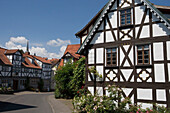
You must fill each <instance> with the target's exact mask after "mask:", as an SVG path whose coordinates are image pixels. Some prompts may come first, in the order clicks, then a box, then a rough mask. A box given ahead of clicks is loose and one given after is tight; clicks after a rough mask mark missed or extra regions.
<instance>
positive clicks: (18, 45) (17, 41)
mask: <svg viewBox="0 0 170 113" xmlns="http://www.w3.org/2000/svg"><path fill="white" fill-rule="evenodd" d="M26 42H27V39H26V38H25V37H16V38H15V37H11V38H10V40H9V41H8V42H6V43H5V48H7V49H22V50H23V51H26ZM50 44H51V45H52V46H54V47H57V48H58V47H60V49H59V52H57V53H53V52H49V51H47V49H46V48H44V47H43V44H41V43H33V44H30V45H31V47H30V49H29V51H30V53H31V54H32V55H33V54H34V53H35V54H36V55H37V56H41V57H48V58H61V56H62V55H63V54H64V51H65V49H66V47H67V46H66V45H67V44H71V42H70V40H65V41H64V40H61V39H57V41H56V40H50V41H49V42H48V45H50ZM0 46H1V45H0Z"/></svg>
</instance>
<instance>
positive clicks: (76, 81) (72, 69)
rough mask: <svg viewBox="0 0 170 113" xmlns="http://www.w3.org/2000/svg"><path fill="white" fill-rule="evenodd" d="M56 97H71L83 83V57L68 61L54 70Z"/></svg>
mask: <svg viewBox="0 0 170 113" xmlns="http://www.w3.org/2000/svg"><path fill="white" fill-rule="evenodd" d="M55 81H56V90H55V97H56V98H73V97H74V96H75V95H76V94H77V91H78V90H79V89H80V88H81V87H82V86H83V85H84V83H85V58H81V59H80V60H78V61H77V62H76V63H71V61H70V62H68V63H66V64H65V65H64V66H63V67H60V68H59V69H58V70H57V71H56V75H55Z"/></svg>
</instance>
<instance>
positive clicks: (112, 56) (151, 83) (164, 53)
mask: <svg viewBox="0 0 170 113" xmlns="http://www.w3.org/2000/svg"><path fill="white" fill-rule="evenodd" d="M168 18H170V7H168V6H167V7H165V6H156V5H153V4H152V3H150V2H149V1H148V0H109V2H108V4H106V5H105V6H104V8H103V9H102V10H101V11H100V12H99V13H98V14H97V15H96V16H95V17H94V18H93V19H92V20H91V21H90V22H89V24H87V25H86V26H85V27H84V28H83V29H82V30H81V31H79V32H78V33H77V34H76V36H78V37H79V38H80V39H81V47H80V48H79V50H78V53H79V54H81V55H85V56H86V87H88V89H89V90H90V91H91V93H92V94H94V93H95V92H97V93H98V94H99V95H103V94H106V95H107V92H105V90H104V88H105V87H106V85H107V84H116V85H118V86H120V87H122V90H123V93H124V97H127V96H128V97H130V98H131V100H132V102H133V103H136V104H141V103H143V108H145V107H150V106H152V104H151V103H158V104H160V105H165V106H167V107H170V101H169V100H170V21H169V19H168ZM91 66H94V67H95V68H96V69H97V71H98V72H99V74H102V76H103V79H102V81H101V80H100V79H96V77H93V76H92V74H91V73H90V71H89V70H88V68H89V67H91Z"/></svg>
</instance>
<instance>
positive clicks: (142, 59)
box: [137, 44, 150, 64]
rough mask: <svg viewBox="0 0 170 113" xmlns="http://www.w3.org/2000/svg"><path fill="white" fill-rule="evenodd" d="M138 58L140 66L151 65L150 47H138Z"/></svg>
mask: <svg viewBox="0 0 170 113" xmlns="http://www.w3.org/2000/svg"><path fill="white" fill-rule="evenodd" d="M137 56H138V57H137V61H138V64H150V59H149V45H148V44H147V45H139V46H137Z"/></svg>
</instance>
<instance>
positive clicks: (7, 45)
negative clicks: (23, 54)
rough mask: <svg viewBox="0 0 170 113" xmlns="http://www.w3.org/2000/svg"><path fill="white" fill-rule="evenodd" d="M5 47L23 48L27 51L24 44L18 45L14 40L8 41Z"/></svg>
mask: <svg viewBox="0 0 170 113" xmlns="http://www.w3.org/2000/svg"><path fill="white" fill-rule="evenodd" d="M5 47H6V48H8V49H22V50H23V51H26V47H23V46H22V45H17V44H15V43H13V42H12V41H8V42H6V44H5Z"/></svg>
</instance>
